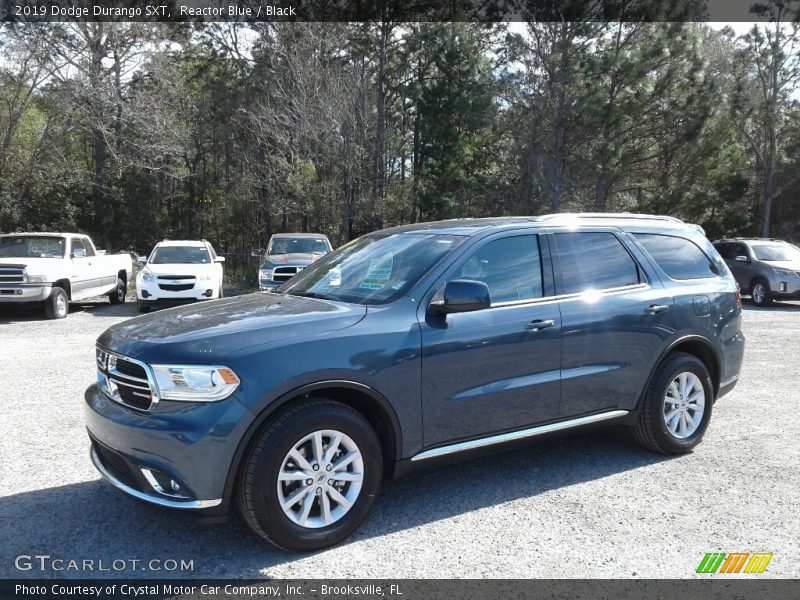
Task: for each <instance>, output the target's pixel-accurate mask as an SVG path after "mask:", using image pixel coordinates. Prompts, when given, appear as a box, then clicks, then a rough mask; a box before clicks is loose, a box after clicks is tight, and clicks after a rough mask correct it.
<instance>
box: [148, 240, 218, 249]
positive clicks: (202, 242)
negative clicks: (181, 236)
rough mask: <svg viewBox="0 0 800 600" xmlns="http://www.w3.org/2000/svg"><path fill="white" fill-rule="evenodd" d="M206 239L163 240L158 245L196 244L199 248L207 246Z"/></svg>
mask: <svg viewBox="0 0 800 600" xmlns="http://www.w3.org/2000/svg"><path fill="white" fill-rule="evenodd" d="M207 243H208V242H206V241H205V240H162V241H160V242H158V243H157V244H156V246H194V247H197V248H205V247H206V244H207Z"/></svg>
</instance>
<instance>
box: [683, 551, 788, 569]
mask: <svg viewBox="0 0 800 600" xmlns="http://www.w3.org/2000/svg"><path fill="white" fill-rule="evenodd" d="M771 560H772V552H752V553H750V552H730V553H727V554H726V553H725V552H707V553H706V555H705V556H704V557H703V560H701V561H700V564H699V565H698V566H697V569H696V571H695V572H696V573H705V574H713V573H726V574H731V573H763V572H764V571H765V570H766V568H767V565H768V564H769V562H770V561H771Z"/></svg>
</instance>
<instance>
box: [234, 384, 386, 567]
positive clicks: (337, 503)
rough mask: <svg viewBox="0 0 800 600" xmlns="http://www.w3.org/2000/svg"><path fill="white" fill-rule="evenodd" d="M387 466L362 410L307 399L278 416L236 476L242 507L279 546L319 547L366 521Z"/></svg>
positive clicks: (250, 521) (257, 529)
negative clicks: (384, 466)
mask: <svg viewBox="0 0 800 600" xmlns="http://www.w3.org/2000/svg"><path fill="white" fill-rule="evenodd" d="M382 467H383V459H382V454H381V446H380V443H379V442H378V438H377V437H376V435H375V432H374V431H373V429H372V427H371V426H370V424H369V423H368V422H367V420H366V419H365V418H364V417H363V416H362V415H361V414H360V413H358V412H357V411H355V410H353V409H352V408H350V407H349V406H345V405H344V404H340V403H338V402H332V401H328V400H321V399H316V400H310V401H308V402H304V403H303V404H301V405H298V406H296V407H294V408H291V409H289V410H287V411H286V412H285V413H283V414H282V415H280V416H279V417H278V418H277V419H276V420H275V421H273V422H272V424H271V425H270V426H269V427H268V428H267V429H266V430H265V431H264V432H263V433H262V434H261V435H260V436H259V437H258V438H257V440H256V441H255V445H254V446H253V448H252V450H251V451H250V454H249V455H248V456H247V458H246V459H245V462H244V467H243V470H242V473H241V475H240V478H239V493H238V497H239V507H240V510H241V512H242V515H243V516H244V518H245V520H246V521H247V523H248V524H249V525H250V527H252V528H253V530H254V531H255V532H256V533H258V534H259V535H260V536H261V537H263V538H264V539H266V540H267V541H269V542H271V543H273V544H275V545H276V546H279V547H282V548H287V549H290V550H303V551H310V550H319V549H321V548H325V547H327V546H331V545H333V544H336V543H338V542H340V541H341V540H343V539H345V538H346V537H348V536H349V535H350V534H351V533H353V531H355V530H356V529H357V528H358V526H359V525H361V523H362V522H363V521H364V519H365V518H366V516H367V514H368V513H369V510H370V508H371V507H372V504H373V502H374V500H375V497H376V496H377V494H378V490H379V488H380V483H381V478H382Z"/></svg>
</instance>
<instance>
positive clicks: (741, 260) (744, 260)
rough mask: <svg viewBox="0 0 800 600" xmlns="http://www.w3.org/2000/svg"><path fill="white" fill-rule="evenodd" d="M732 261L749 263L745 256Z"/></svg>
mask: <svg viewBox="0 0 800 600" xmlns="http://www.w3.org/2000/svg"><path fill="white" fill-rule="evenodd" d="M734 260H735V261H736V262H743V263H747V262H750V259H749V258H747V257H746V256H737V257H736V258H735V259H734Z"/></svg>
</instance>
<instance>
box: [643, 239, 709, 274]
mask: <svg viewBox="0 0 800 600" xmlns="http://www.w3.org/2000/svg"><path fill="white" fill-rule="evenodd" d="M634 236H635V237H636V239H637V240H639V243H641V244H642V246H644V249H645V250H647V252H648V254H650V256H652V257H653V260H655V261H656V262H657V263H658V266H659V267H661V270H662V271H664V273H666V274H667V275H668V276H669V277H670V278H672V279H678V280H681V279H706V278H710V277H717V276H718V272H717V268H716V267H715V266H714V263H713V262H711V259H710V258H709V257H708V256H707V255H706V253H705V252H703V251H702V250H701V249H700V248H699V247H698V246H697V245H696V244H695V243H694V242H692V241H691V240H687V239H686V238H681V237H676V236H672V235H661V234H653V233H635V234H634Z"/></svg>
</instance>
